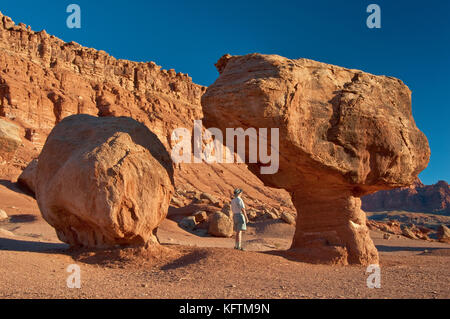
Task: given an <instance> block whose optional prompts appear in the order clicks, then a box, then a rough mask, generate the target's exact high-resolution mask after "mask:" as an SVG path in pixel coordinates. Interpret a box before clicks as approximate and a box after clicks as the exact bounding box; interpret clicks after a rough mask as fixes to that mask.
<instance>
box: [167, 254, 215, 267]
mask: <svg viewBox="0 0 450 319" xmlns="http://www.w3.org/2000/svg"><path fill="white" fill-rule="evenodd" d="M207 257H208V253H207V252H206V251H193V252H191V253H189V254H187V255H184V256H182V257H180V258H178V259H176V260H174V261H172V262H170V263H168V264H166V265H164V266H162V267H161V270H174V269H178V268H184V267H187V266H189V265H192V264H197V263H198V262H200V261H201V260H203V259H205V258H207Z"/></svg>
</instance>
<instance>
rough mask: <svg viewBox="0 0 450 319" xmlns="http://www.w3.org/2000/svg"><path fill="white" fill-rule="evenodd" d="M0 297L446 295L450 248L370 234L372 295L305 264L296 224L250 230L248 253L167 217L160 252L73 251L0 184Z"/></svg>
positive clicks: (354, 281) (353, 270) (352, 273)
mask: <svg viewBox="0 0 450 319" xmlns="http://www.w3.org/2000/svg"><path fill="white" fill-rule="evenodd" d="M0 209H3V210H4V211H6V212H7V213H8V215H9V219H8V220H7V221H4V222H1V223H0V278H1V280H0V283H1V284H0V298H11V299H15V298H31V299H35V298H63V299H64V298H81V299H91V298H100V299H103V298H106V299H110V298H132V299H134V298H139V299H142V298H144V299H145V298H151V299H159V298H233V299H234V298H243V299H246V298H285V299H311V298H336V299H343V298H381V299H383V298H450V269H449V267H448V265H449V261H450V245H449V244H444V243H439V242H428V241H422V240H411V239H407V238H405V237H402V236H394V238H391V239H390V240H386V239H383V234H382V233H381V232H378V231H371V237H372V238H373V240H374V242H375V244H376V246H377V248H378V250H379V253H380V267H381V288H379V289H369V288H367V285H366V280H367V278H368V276H369V275H370V274H369V273H367V272H366V267H362V266H328V265H315V264H308V263H303V262H299V261H297V260H294V259H292V258H291V257H290V256H289V254H288V253H287V252H286V251H285V250H286V249H287V248H289V245H290V242H291V239H292V236H293V233H294V226H290V225H288V224H285V223H282V222H281V221H279V220H278V221H260V222H255V223H251V224H250V227H249V230H248V232H247V233H246V235H245V239H244V240H245V247H246V251H237V250H234V249H233V246H234V241H233V239H232V238H213V237H200V236H198V235H195V234H193V233H190V232H187V231H185V230H183V229H181V228H180V227H179V226H178V224H177V223H176V222H174V221H172V220H170V219H166V220H164V222H163V223H162V225H161V226H160V227H159V230H158V237H159V240H160V241H161V243H162V247H161V249H160V250H158V251H154V252H151V253H149V254H148V256H147V257H142V256H139V257H138V254H135V252H134V251H133V250H130V249H128V250H127V249H125V250H116V251H111V250H110V251H76V250H71V249H69V247H68V246H67V245H66V244H64V243H62V242H60V241H59V240H58V239H57V236H56V234H55V232H54V229H53V228H52V227H51V226H49V225H48V224H47V223H46V222H45V221H44V220H43V219H42V217H41V215H40V212H39V209H38V206H37V203H36V201H35V199H34V198H33V197H31V196H29V195H28V194H26V193H24V192H23V191H22V190H21V189H19V188H18V187H17V186H16V184H14V183H11V182H9V181H7V180H2V181H1V183H0ZM71 264H77V265H79V266H80V269H81V288H80V289H76V288H75V289H69V288H67V283H66V280H67V277H68V276H69V275H70V274H69V273H68V272H67V271H66V270H67V267H68V266H69V265H71Z"/></svg>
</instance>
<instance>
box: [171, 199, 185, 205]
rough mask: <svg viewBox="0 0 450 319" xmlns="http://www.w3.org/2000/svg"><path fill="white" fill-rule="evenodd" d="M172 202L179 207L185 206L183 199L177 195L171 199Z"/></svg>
mask: <svg viewBox="0 0 450 319" xmlns="http://www.w3.org/2000/svg"><path fill="white" fill-rule="evenodd" d="M170 203H171V204H174V205H175V206H178V207H183V206H184V203H183V201H182V200H181V199H179V198H177V197H172V200H171V202H170Z"/></svg>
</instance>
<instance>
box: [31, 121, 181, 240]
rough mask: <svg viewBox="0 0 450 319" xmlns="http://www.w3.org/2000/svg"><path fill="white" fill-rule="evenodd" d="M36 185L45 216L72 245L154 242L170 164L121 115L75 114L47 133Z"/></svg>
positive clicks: (139, 127) (168, 191)
mask: <svg viewBox="0 0 450 319" xmlns="http://www.w3.org/2000/svg"><path fill="white" fill-rule="evenodd" d="M35 174H36V177H35V180H34V184H35V185H34V186H35V192H36V199H37V202H38V205H39V208H40V210H41V213H42V215H43V217H44V219H45V220H46V221H47V222H48V223H49V224H50V225H51V226H53V227H54V228H55V229H56V233H57V235H58V238H59V239H60V240H61V241H63V242H66V243H68V244H70V245H71V246H82V247H91V248H109V247H115V246H117V245H120V246H143V245H147V244H157V243H158V241H157V238H156V236H155V233H156V229H157V227H158V226H159V224H160V223H161V221H162V220H163V219H164V218H165V217H166V215H167V211H168V208H169V202H170V198H171V196H172V194H173V192H174V188H173V165H172V161H171V159H170V155H169V154H168V153H167V151H166V149H165V148H164V146H163V144H162V143H161V142H160V141H159V139H158V138H157V137H156V135H155V134H153V133H152V132H151V131H150V130H149V129H148V128H147V127H146V126H145V125H143V124H140V123H139V122H137V121H135V120H133V119H131V118H125V117H118V118H112V117H111V118H110V117H105V118H97V117H93V116H90V115H74V116H70V117H67V118H65V119H64V120H62V121H61V122H60V123H59V124H58V125H57V126H55V128H54V129H53V130H52V132H51V133H50V135H49V137H48V139H47V142H46V143H45V145H44V148H43V150H42V153H41V154H40V156H39V160H38V163H37V169H36V173H35Z"/></svg>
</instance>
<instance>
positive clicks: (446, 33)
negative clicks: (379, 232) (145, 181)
mask: <svg viewBox="0 0 450 319" xmlns="http://www.w3.org/2000/svg"><path fill="white" fill-rule="evenodd" d="M71 3H76V4H78V5H80V7H81V10H82V12H81V14H82V28H81V29H78V30H77V29H68V28H67V27H66V18H67V16H68V14H67V13H66V7H67V6H68V5H69V4H71ZM371 3H376V4H378V5H379V6H380V7H381V19H382V28H381V29H369V28H367V26H366V19H367V17H368V15H369V14H368V13H366V8H367V6H368V5H369V4H371ZM0 11H2V12H3V14H5V15H8V16H10V17H11V18H13V20H14V21H15V22H16V23H18V22H23V23H25V24H27V25H31V27H32V28H33V30H36V31H39V30H41V29H46V30H47V32H48V33H50V34H53V35H55V36H57V37H59V38H61V39H63V40H65V41H72V40H73V41H75V42H78V43H80V44H82V45H84V46H88V47H93V48H96V49H101V50H105V51H106V52H108V53H109V54H111V55H112V56H114V57H116V58H123V59H129V60H134V61H144V62H145V61H154V62H155V63H157V64H159V65H161V66H162V67H163V68H165V69H171V68H174V69H176V71H177V72H183V73H188V74H189V75H190V76H191V77H192V78H193V80H194V82H196V83H199V84H203V85H209V84H211V83H213V82H214V81H215V79H216V78H217V76H218V74H217V71H216V69H215V67H214V63H215V62H216V61H217V60H218V59H219V58H220V57H221V56H222V55H223V54H225V53H230V54H247V53H253V52H259V53H268V54H270V53H276V54H279V55H283V56H286V57H288V58H300V57H304V58H310V59H314V60H317V61H321V62H326V63H331V64H336V65H340V66H344V67H349V68H355V69H361V70H364V71H366V72H370V73H373V74H380V75H390V76H394V77H397V78H399V79H401V80H403V81H404V82H405V83H406V84H407V85H408V86H409V87H410V89H411V90H412V91H413V113H414V118H415V120H416V123H417V125H418V127H419V128H420V129H421V130H422V131H423V132H424V133H425V134H426V135H427V137H428V139H429V141H430V146H431V153H432V155H431V162H430V165H429V166H428V168H427V169H426V170H425V171H424V172H423V173H422V174H421V175H420V177H421V178H422V181H423V182H424V183H426V184H432V183H435V182H437V181H438V180H447V181H450V170H449V158H450V143H449V137H450V134H449V133H450V121H449V120H450V103H449V98H450V77H449V75H450V1H448V0H427V1H423V0H422V1H416V0H409V1H407V0H371V1H366V0H345V1H337V0H329V1H327V0H314V1H312V0H308V1H302V0H296V1H294V0H292V1H285V0H276V1H273V0H271V1H266V0H255V1H245V0H240V1H235V0H228V1H215V0H209V1H206V0H205V1H197V0H186V1H176V0H172V1H152V0H141V1H139V0H129V1H115V0H109V1H106V0H88V1H85V0H71V1H64V0H46V1H42V0H41V1H37V0H34V1H31V0H21V1H12V0H11V1H2V3H1V4H0Z"/></svg>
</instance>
